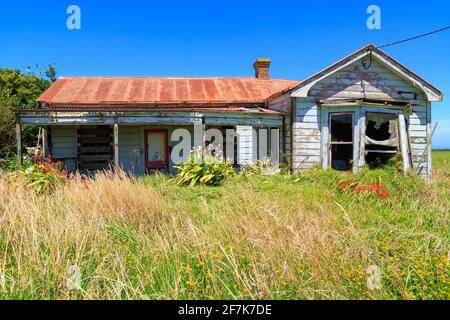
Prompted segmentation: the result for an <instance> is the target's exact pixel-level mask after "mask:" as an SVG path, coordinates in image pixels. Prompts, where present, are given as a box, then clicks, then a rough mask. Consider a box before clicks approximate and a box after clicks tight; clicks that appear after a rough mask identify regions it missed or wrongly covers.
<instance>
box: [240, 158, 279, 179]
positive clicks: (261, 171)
mask: <svg viewBox="0 0 450 320" xmlns="http://www.w3.org/2000/svg"><path fill="white" fill-rule="evenodd" d="M280 172H281V170H280V169H279V168H278V167H277V166H274V165H273V164H272V162H270V160H257V161H255V162H254V163H252V164H248V165H246V166H245V167H244V168H243V173H244V175H246V176H259V175H273V174H278V173H280Z"/></svg>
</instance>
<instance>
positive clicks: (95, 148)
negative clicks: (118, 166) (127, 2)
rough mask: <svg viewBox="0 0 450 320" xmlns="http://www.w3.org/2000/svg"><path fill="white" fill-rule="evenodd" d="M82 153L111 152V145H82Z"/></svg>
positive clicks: (80, 149)
mask: <svg viewBox="0 0 450 320" xmlns="http://www.w3.org/2000/svg"><path fill="white" fill-rule="evenodd" d="M78 150H79V152H80V153H82V154H83V153H105V152H111V146H84V145H83V146H80V147H79V148H78Z"/></svg>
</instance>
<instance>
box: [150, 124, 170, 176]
mask: <svg viewBox="0 0 450 320" xmlns="http://www.w3.org/2000/svg"><path fill="white" fill-rule="evenodd" d="M144 136H145V139H144V144H145V151H144V152H145V172H146V173H147V174H152V173H158V172H165V173H168V171H169V170H168V166H169V156H168V150H167V149H168V148H167V141H168V132H167V130H164V129H148V130H144Z"/></svg>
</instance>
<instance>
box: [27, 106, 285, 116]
mask: <svg viewBox="0 0 450 320" xmlns="http://www.w3.org/2000/svg"><path fill="white" fill-rule="evenodd" d="M105 110H107V111H117V112H126V111H181V112H205V111H208V112H244V113H271V114H279V112H278V111H275V110H271V109H268V108H264V107H260V106H258V105H246V106H234V105H231V104H230V105H224V106H196V105H176V104H175V105H146V104H119V105H112V104H101V105H98V104H69V105H67V104H63V105H60V104H54V105H51V106H48V107H46V108H43V109H21V110H20V111H21V112H24V113H27V112H37V111H42V112H53V111H54V112H58V111H74V112H88V111H89V112H91V111H92V112H96V111H105Z"/></svg>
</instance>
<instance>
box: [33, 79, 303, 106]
mask: <svg viewBox="0 0 450 320" xmlns="http://www.w3.org/2000/svg"><path fill="white" fill-rule="evenodd" d="M299 83H300V81H294V80H283V79H265V80H263V79H257V78H122V77H61V78H60V79H58V80H57V81H56V82H55V83H54V84H53V85H52V86H51V87H50V88H49V89H48V90H47V91H45V92H44V93H43V94H42V95H41V96H40V97H39V98H38V101H39V102H43V103H47V104H52V105H53V104H59V105H73V104H76V105H83V104H90V105H112V104H113V105H114V104H115V105H117V104H127V105H130V104H131V105H132V104H244V103H263V102H265V101H266V100H267V99H268V98H270V97H272V96H274V95H277V94H280V93H282V92H285V91H286V90H289V89H290V88H292V87H294V86H296V85H298V84H299Z"/></svg>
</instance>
